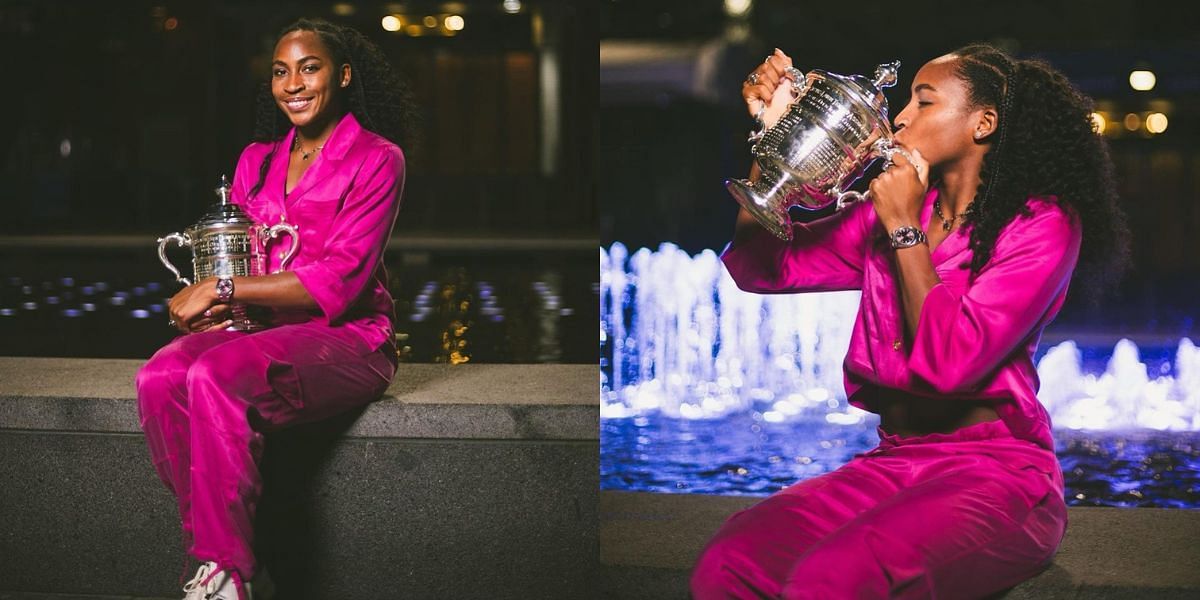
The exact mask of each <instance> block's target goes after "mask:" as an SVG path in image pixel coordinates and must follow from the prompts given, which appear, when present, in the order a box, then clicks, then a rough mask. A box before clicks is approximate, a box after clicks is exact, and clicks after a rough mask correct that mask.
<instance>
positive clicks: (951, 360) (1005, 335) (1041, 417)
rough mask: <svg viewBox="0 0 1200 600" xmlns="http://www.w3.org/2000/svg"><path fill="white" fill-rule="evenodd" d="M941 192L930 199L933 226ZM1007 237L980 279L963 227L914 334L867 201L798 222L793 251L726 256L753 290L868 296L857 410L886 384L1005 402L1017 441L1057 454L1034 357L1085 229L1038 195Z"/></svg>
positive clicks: (852, 380) (767, 238)
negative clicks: (935, 204)
mask: <svg viewBox="0 0 1200 600" xmlns="http://www.w3.org/2000/svg"><path fill="white" fill-rule="evenodd" d="M937 194H938V192H937V190H936V188H935V189H933V190H930V192H929V193H928V194H927V195H926V197H925V202H924V206H923V208H922V211H921V225H922V226H923V227H924V226H928V223H929V219H930V217H931V216H932V212H933V201H934V199H935V198H936V197H937ZM1027 206H1028V207H1029V209H1030V210H1031V211H1032V215H1031V216H1027V217H1026V216H1018V217H1017V218H1016V219H1015V220H1013V222H1011V223H1009V224H1008V225H1007V226H1006V227H1005V228H1004V229H1003V230H1002V231H1001V232H1000V236H999V238H998V239H997V240H996V246H995V248H994V249H993V251H992V257H991V260H990V261H989V262H988V264H987V265H986V266H985V267H984V269H983V270H982V271H981V272H980V273H979V274H978V276H977V277H976V278H975V279H974V281H968V279H969V274H970V271H969V264H970V260H971V250H970V249H969V247H968V233H967V231H964V230H962V229H958V230H955V231H954V232H952V233H951V234H950V235H949V237H947V238H946V239H945V240H944V241H943V242H942V243H941V244H940V245H938V246H937V248H935V249H934V250H933V253H932V260H933V266H934V269H935V271H936V272H937V275H938V278H939V279H940V280H941V282H940V283H938V284H937V285H935V286H934V287H933V289H932V290H931V291H930V292H929V296H928V297H927V298H926V299H925V303H924V305H922V307H921V317H920V321H919V325H918V327H917V331H916V332H915V334H913V335H911V336H910V335H906V333H905V320H904V310H903V304H902V303H901V302H902V301H901V298H900V285H899V282H898V281H897V279H896V277H895V275H894V271H893V264H892V260H893V256H892V253H893V250H892V249H891V246H890V245H889V243H888V240H887V237H886V235H885V233H884V231H883V227H882V225H880V224H879V222H878V219H877V218H876V216H875V211H874V209H873V208H872V207H871V205H870V204H868V203H863V204H858V205H856V206H854V207H852V208H849V209H847V210H845V211H844V212H843V213H841V214H839V215H835V216H833V217H830V218H828V219H825V220H823V221H820V222H817V223H814V224H810V225H798V226H796V228H795V238H794V240H793V241H792V242H791V243H788V242H784V241H781V240H779V239H778V238H776V237H774V236H772V235H771V234H770V233H768V232H767V231H766V230H765V229H763V230H761V231H759V232H757V234H756V235H754V237H752V238H751V239H749V240H746V241H743V242H742V243H740V244H738V245H732V244H731V245H730V246H729V247H727V248H726V249H725V251H724V253H723V254H722V256H721V259H722V261H723V262H724V263H725V266H726V268H727V269H728V270H729V274H730V275H731V276H732V277H733V279H734V281H735V282H736V283H737V285H738V287H740V288H741V289H743V290H746V291H749V292H759V293H778V292H810V291H832V290H852V289H857V290H862V301H861V303H860V305H859V310H858V318H857V320H856V322H855V324H854V329H853V332H852V334H851V338H850V349H849V352H848V353H847V355H846V360H845V363H844V370H845V381H846V394H847V397H848V398H849V401H850V404H852V405H854V406H857V407H859V408H862V409H864V410H866V409H867V406H866V403H865V402H864V401H863V400H864V398H869V397H870V396H869V394H874V393H877V391H878V390H879V389H880V388H882V387H886V388H893V389H897V390H902V391H905V392H909V393H912V394H916V395H920V396H927V397H936V398H945V399H947V401H953V400H954V399H996V400H1001V401H1002V402H999V403H998V404H997V406H996V410H997V412H998V413H999V415H1000V418H1001V420H1003V421H1004V424H1005V425H1006V426H1007V427H1008V428H1009V430H1010V431H1011V432H1012V434H1013V436H1014V437H1017V438H1020V439H1025V440H1029V441H1031V442H1033V443H1035V444H1037V445H1038V446H1041V447H1042V448H1045V449H1048V450H1050V451H1051V452H1053V450H1054V439H1053V438H1052V437H1051V434H1050V416H1049V414H1048V413H1047V412H1046V409H1045V408H1044V407H1042V405H1041V403H1039V402H1038V399H1037V389H1038V375H1037V369H1036V368H1035V367H1034V363H1033V356H1034V352H1035V351H1036V350H1037V345H1038V341H1039V339H1040V338H1041V334H1042V330H1043V329H1044V328H1045V327H1046V325H1047V324H1048V323H1050V321H1051V320H1053V319H1054V316H1055V315H1057V314H1058V311H1059V309H1061V308H1062V305H1063V302H1064V300H1065V299H1066V295H1067V285H1068V283H1069V282H1070V280H1071V273H1072V272H1073V271H1074V269H1075V264H1076V262H1077V260H1078V258H1079V245H1080V240H1081V238H1082V229H1081V227H1080V224H1079V221H1078V219H1076V218H1073V217H1072V216H1071V215H1070V214H1069V213H1068V212H1066V211H1064V210H1063V209H1062V208H1060V207H1059V206H1058V205H1057V204H1055V203H1054V202H1053V201H1051V200H1050V199H1046V198H1037V197H1034V198H1030V199H1029V200H1028V203H1027Z"/></svg>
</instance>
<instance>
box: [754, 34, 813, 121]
mask: <svg viewBox="0 0 1200 600" xmlns="http://www.w3.org/2000/svg"><path fill="white" fill-rule="evenodd" d="M791 66H792V59H791V58H790V57H788V55H786V54H784V53H783V51H782V50H780V49H779V48H776V49H775V53H774V54H772V55H770V56H768V57H767V60H766V61H764V62H763V64H761V65H758V68H757V69H754V72H753V73H750V75H749V76H747V77H746V80H745V81H743V82H742V98H744V99H745V100H746V109H747V110H748V111H749V112H750V116H752V117H758V116H759V114H758V113H759V111H760V110H761V111H762V115H761V118H762V121H763V123H764V124H766V126H767V127H770V126H772V125H774V124H775V122H776V121H778V120H779V117H781V116H783V113H784V111H786V110H787V107H788V105H790V104H791V103H792V101H793V100H794V98H793V97H792V87H793V86H796V85H800V82H798V81H792V80H791V76H790V75H788V72H787V70H788V69H789V68H791ZM780 84H785V85H780ZM764 103H765V105H764ZM764 108H765V110H764Z"/></svg>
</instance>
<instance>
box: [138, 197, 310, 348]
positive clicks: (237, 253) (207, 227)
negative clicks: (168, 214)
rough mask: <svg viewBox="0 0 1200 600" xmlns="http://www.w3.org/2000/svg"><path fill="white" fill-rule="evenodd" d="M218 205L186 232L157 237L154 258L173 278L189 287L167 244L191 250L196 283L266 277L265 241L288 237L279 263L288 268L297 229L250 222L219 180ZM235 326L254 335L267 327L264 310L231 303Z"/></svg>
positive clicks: (295, 247) (297, 244)
mask: <svg viewBox="0 0 1200 600" xmlns="http://www.w3.org/2000/svg"><path fill="white" fill-rule="evenodd" d="M216 193H217V197H218V198H219V202H218V203H217V204H214V205H213V207H212V209H210V210H209V211H208V213H206V214H205V215H204V216H203V217H201V218H200V221H199V222H197V223H196V224H195V225H192V226H191V227H189V228H187V229H185V230H184V232H183V233H178V232H176V233H171V234H167V235H165V236H163V237H161V238H159V239H158V259H159V260H161V261H162V264H164V265H166V267H167V268H168V269H170V270H171V273H174V274H175V279H176V280H177V281H179V283H182V284H184V285H191V284H192V282H191V281H189V280H188V278H186V277H184V276H182V275H180V273H179V269H177V268H175V265H173V264H171V261H170V260H168V259H167V254H166V247H167V243H168V242H171V241H175V242H176V243H178V244H179V246H181V247H182V246H190V247H191V248H192V270H193V273H194V275H195V281H200V280H202V279H204V278H206V277H211V276H214V275H215V276H217V277H234V276H255V275H265V274H267V242H268V241H269V240H271V239H274V238H276V237H278V236H279V234H280V233H286V234H288V235H290V236H291V237H292V244H291V247H290V248H289V249H288V252H287V254H285V255H284V256H283V258H282V260H281V261H280V265H279V269H278V271H282V270H283V269H284V267H286V266H287V263H288V261H290V260H291V259H292V257H293V256H295V254H296V251H297V250H298V249H299V248H300V235H299V233H298V231H297V229H296V227H295V226H293V225H290V224H288V223H285V222H283V221H280V223H279V224H278V225H273V226H271V227H267V226H265V225H259V224H257V223H255V222H254V221H252V220H251V219H250V217H248V216H247V215H246V213H245V212H244V211H242V209H241V208H239V207H238V206H237V205H236V204H232V203H230V202H229V180H228V179H227V178H226V177H225V176H221V183H220V185H219V186H217V189H216ZM230 311H231V313H232V314H231V315H230V318H231V319H232V320H233V325H231V326H230V327H229V329H233V330H237V331H255V330H258V329H263V328H265V327H266V322H265V320H266V316H267V314H268V313H267V311H266V310H265V309H263V308H262V307H255V306H249V305H246V304H243V303H240V302H232V303H231V306H230Z"/></svg>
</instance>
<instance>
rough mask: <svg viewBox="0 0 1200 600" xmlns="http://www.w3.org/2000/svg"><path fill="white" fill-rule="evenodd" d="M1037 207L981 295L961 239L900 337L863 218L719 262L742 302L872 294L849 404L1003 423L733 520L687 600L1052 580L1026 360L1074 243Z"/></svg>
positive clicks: (768, 238) (806, 489) (882, 248)
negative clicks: (950, 409) (779, 296)
mask: <svg viewBox="0 0 1200 600" xmlns="http://www.w3.org/2000/svg"><path fill="white" fill-rule="evenodd" d="M937 193H938V192H937V190H936V189H934V190H931V191H930V192H929V194H928V195H927V196H926V198H925V202H924V205H923V209H922V214H921V221H922V225H924V226H927V225H928V223H929V219H930V217H931V215H932V206H933V201H934V200H935V199H936V197H937ZM1027 207H1028V208H1029V209H1030V213H1031V214H1030V215H1027V216H1018V217H1017V218H1016V219H1015V220H1014V221H1013V222H1012V223H1010V224H1009V225H1008V226H1007V227H1006V228H1005V229H1004V230H1003V231H1001V233H1000V236H999V239H998V240H997V242H996V245H995V248H994V250H993V253H992V257H991V260H990V261H989V263H988V264H987V266H986V267H984V269H983V270H982V271H981V272H980V273H979V274H978V275H977V276H976V277H975V278H974V279H973V280H971V279H970V277H969V266H968V265H969V263H970V257H971V250H970V248H969V247H968V231H963V230H961V229H960V230H955V231H954V232H952V233H951V234H950V235H949V237H947V238H946V239H945V240H944V241H943V242H942V243H941V244H939V245H938V246H937V247H936V248H934V249H933V252H932V256H931V258H932V262H933V266H934V269H935V271H936V272H937V275H938V278H939V279H940V280H941V282H940V283H938V284H937V285H935V286H934V287H933V289H932V290H931V291H930V293H929V295H928V297H927V298H926V299H925V303H924V305H923V306H922V308H921V315H920V320H919V325H918V327H917V330H916V331H915V332H913V334H912V335H908V336H906V335H905V319H904V312H903V304H902V301H901V298H900V292H899V289H900V286H899V283H898V282H897V280H896V277H895V274H894V267H893V265H892V261H893V256H892V254H893V252H894V251H893V250H892V249H891V247H890V245H889V244H888V241H887V239H886V236H885V235H884V233H883V227H882V225H880V224H879V223H878V220H877V218H876V216H875V212H874V209H873V208H872V207H871V206H870V204H869V203H863V204H859V205H857V206H855V207H852V208H850V209H848V210H847V211H845V212H844V213H842V214H840V215H837V216H835V217H832V218H829V219H825V220H823V221H820V222H817V223H814V224H810V225H804V226H797V227H796V230H795V233H796V235H795V239H794V240H793V241H792V242H790V243H789V242H784V241H781V240H778V239H776V238H774V237H773V236H772V235H771V234H769V233H767V232H766V230H762V231H760V232H758V233H757V234H756V235H755V236H754V237H752V238H750V239H748V240H744V241H741V242H739V243H738V244H736V245H731V246H730V247H729V248H727V249H726V251H725V253H724V254H723V255H722V260H723V261H724V263H725V266H726V268H727V269H728V270H729V273H730V275H731V276H732V277H733V279H734V280H735V281H736V282H737V284H738V286H739V287H740V288H741V289H743V290H746V291H750V292H758V293H780V292H805V291H827V290H849V289H859V290H862V300H861V304H860V307H859V311H858V317H857V321H856V323H855V325H854V329H853V332H852V334H851V341H850V348H849V352H848V354H847V356H846V360H845V363H844V368H845V380H846V391H847V396H848V398H849V402H850V404H852V405H854V406H857V407H859V408H862V409H864V410H866V409H867V406H868V401H869V400H871V399H872V398H873V397H874V395H875V394H880V393H888V394H896V393H907V394H913V395H918V396H923V397H929V398H936V399H941V400H944V401H945V402H954V401H956V400H962V399H973V400H979V399H988V400H992V401H994V406H995V409H996V411H997V413H998V414H999V416H1000V419H999V420H993V421H988V422H983V423H977V424H974V425H969V426H966V427H963V428H961V429H958V430H956V431H954V432H951V433H932V434H928V435H921V436H910V437H901V436H897V435H892V434H889V433H888V432H887V431H885V430H884V429H883V428H882V427H880V428H878V433H879V437H880V443H879V445H878V446H877V447H876V448H874V449H872V450H870V451H868V452H864V453H861V454H858V455H856V456H855V457H854V459H853V460H851V461H850V462H849V463H847V464H846V465H843V466H842V467H840V468H838V469H837V470H835V471H833V472H831V473H827V474H825V475H822V476H819V477H815V478H812V479H808V480H805V481H802V482H800V483H797V484H794V485H792V486H790V487H788V488H786V489H784V490H782V491H780V492H778V493H776V494H774V495H772V496H770V497H769V498H766V499H765V500H763V501H762V502H760V503H758V504H757V505H755V506H753V507H751V508H749V509H747V510H745V511H742V512H739V513H737V514H735V515H733V516H732V517H730V518H729V519H728V520H727V521H726V522H725V524H724V525H722V526H721V528H720V529H719V530H718V531H717V533H716V534H715V535H714V536H713V538H712V540H711V541H710V542H709V543H708V545H707V547H706V548H705V549H704V551H703V552H702V553H701V555H700V557H699V559H698V561H697V564H696V567H695V570H694V571H693V573H692V580H691V589H692V595H693V597H694V598H696V599H697V600H707V599H710V598H788V599H798V598H814V599H815V598H820V599H823V600H828V599H835V600H836V599H843V598H844V599H868V598H953V599H958V598H980V597H985V596H988V595H990V594H994V593H996V592H999V591H1002V590H1004V589H1007V588H1009V587H1011V586H1013V585H1016V584H1017V583H1020V582H1021V581H1024V580H1025V579H1028V578H1030V577H1032V576H1034V575H1036V574H1037V573H1038V572H1040V571H1041V570H1043V569H1045V568H1046V567H1047V566H1048V565H1049V563H1050V561H1051V560H1052V558H1053V556H1054V554H1055V552H1056V551H1057V549H1058V545H1059V543H1060V542H1061V541H1062V537H1063V534H1064V533H1065V531H1066V523H1067V511H1066V504H1065V502H1064V499H1063V480H1062V471H1061V469H1060V468H1059V465H1058V460H1057V459H1056V457H1055V455H1054V440H1053V438H1052V437H1051V434H1050V418H1049V415H1048V414H1047V413H1046V410H1045V409H1044V408H1043V407H1042V405H1041V404H1040V403H1039V402H1038V400H1037V396H1036V391H1037V387H1038V378H1037V370H1036V369H1035V367H1034V363H1033V355H1034V352H1035V350H1036V349H1037V344H1038V340H1039V338H1040V337H1041V332H1042V330H1043V328H1044V327H1045V326H1046V325H1047V324H1048V323H1049V322H1050V321H1051V320H1052V319H1053V318H1054V316H1055V315H1056V314H1057V313H1058V311H1059V309H1060V308H1061V307H1062V304H1063V301H1064V300H1065V298H1066V293H1067V285H1068V283H1069V281H1070V279H1071V273H1072V271H1073V270H1074V268H1075V264H1076V262H1077V260H1078V257H1079V245H1080V240H1081V237H1082V230H1081V228H1080V225H1079V223H1078V219H1076V218H1073V217H1072V216H1071V215H1070V213H1069V212H1068V211H1066V210H1064V209H1062V208H1060V207H1059V206H1058V205H1057V204H1055V203H1054V202H1052V201H1051V199H1047V198H1036V197H1035V198H1030V199H1029V201H1028V203H1027Z"/></svg>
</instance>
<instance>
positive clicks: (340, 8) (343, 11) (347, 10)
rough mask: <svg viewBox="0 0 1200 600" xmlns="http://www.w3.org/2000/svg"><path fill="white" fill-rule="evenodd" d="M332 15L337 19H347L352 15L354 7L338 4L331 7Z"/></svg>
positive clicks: (345, 3)
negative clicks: (337, 17)
mask: <svg viewBox="0 0 1200 600" xmlns="http://www.w3.org/2000/svg"><path fill="white" fill-rule="evenodd" d="M333 14H335V15H337V16H339V17H348V16H350V15H352V14H354V5H353V4H350V3H349V2H338V3H337V4H334V5H333Z"/></svg>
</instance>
